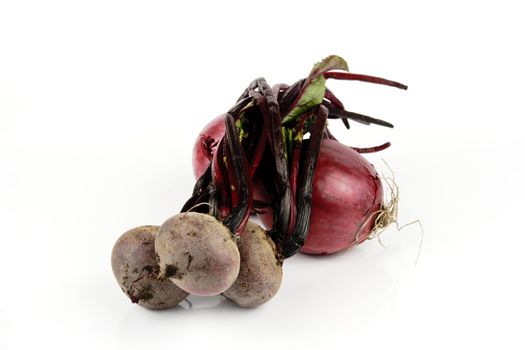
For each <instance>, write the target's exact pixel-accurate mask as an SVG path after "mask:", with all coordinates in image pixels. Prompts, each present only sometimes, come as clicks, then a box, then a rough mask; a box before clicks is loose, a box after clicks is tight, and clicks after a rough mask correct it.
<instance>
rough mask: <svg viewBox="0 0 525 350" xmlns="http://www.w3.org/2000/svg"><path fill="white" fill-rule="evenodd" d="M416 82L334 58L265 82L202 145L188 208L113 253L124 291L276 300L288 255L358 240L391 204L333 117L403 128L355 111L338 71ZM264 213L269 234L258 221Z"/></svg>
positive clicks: (149, 302) (156, 304)
mask: <svg viewBox="0 0 525 350" xmlns="http://www.w3.org/2000/svg"><path fill="white" fill-rule="evenodd" d="M330 78H332V79H344V80H360V81H365V82H370V83H377V84H383V85H390V86H394V87H398V88H401V89H406V86H404V85H402V84H399V83H396V82H393V81H389V80H385V79H382V78H376V77H372V76H367V75H360V74H353V73H349V72H348V67H347V64H346V62H345V61H344V60H343V59H342V58H340V57H338V56H329V57H327V58H325V59H324V60H323V61H321V62H319V63H317V64H316V65H315V66H314V68H313V69H312V71H311V72H310V74H309V76H308V77H307V78H305V79H301V80H299V81H297V82H296V83H294V84H292V85H286V84H278V85H274V86H273V87H270V86H269V85H268V84H267V83H266V81H265V80H264V79H263V78H259V79H256V80H254V81H253V82H252V83H251V84H250V85H249V86H248V88H246V90H245V91H244V92H243V93H242V95H241V96H240V97H239V99H238V101H237V103H236V104H235V105H234V106H233V107H232V108H231V109H230V110H229V111H228V112H227V113H225V114H223V115H221V116H219V117H218V118H216V119H214V120H212V121H211V122H210V123H209V124H208V125H207V126H206V127H205V129H204V130H203V132H202V133H201V135H200V136H199V138H198V139H197V142H196V143H195V146H194V149H193V166H194V173H195V176H196V178H197V182H196V184H195V186H194V189H193V193H192V195H191V197H190V198H189V199H188V200H187V202H186V203H185V205H184V206H183V208H182V210H181V213H180V214H177V215H175V216H173V217H171V218H169V219H168V220H166V221H165V222H164V223H163V224H162V225H161V226H160V227H157V226H143V227H138V228H135V229H132V230H130V231H128V232H126V233H124V235H122V236H121V237H120V238H119V240H118V241H117V243H116V244H115V247H114V248H113V253H112V266H113V272H114V274H115V277H116V278H117V281H118V283H119V285H120V286H121V288H122V290H123V291H124V292H125V293H126V294H127V295H128V297H129V298H130V299H131V300H132V301H133V302H135V303H139V305H142V306H144V307H147V308H152V309H164V308H169V307H172V306H175V305H176V304H178V303H179V302H180V301H181V300H183V299H184V298H186V296H187V295H188V294H195V295H216V294H220V293H222V294H223V295H224V296H225V297H227V298H228V299H230V300H232V301H233V302H235V303H237V304H238V305H240V306H243V307H255V306H258V305H261V304H263V303H265V302H266V301H268V300H269V299H271V298H272V297H273V296H274V295H275V294H276V293H277V290H278V289H279V286H280V284H281V279H282V262H283V259H286V258H289V257H291V256H293V255H294V254H296V253H297V252H299V251H301V252H304V253H310V254H330V253H335V252H338V251H341V250H343V249H346V248H348V247H351V246H352V245H355V244H358V243H360V242H362V241H363V240H365V239H366V238H368V237H369V236H370V235H371V234H372V233H373V232H375V230H377V228H378V226H381V228H383V227H384V226H385V222H384V220H383V221H382V222H381V223H379V222H378V219H379V218H380V217H381V214H382V213H384V211H385V210H386V208H385V206H384V203H383V187H382V184H381V181H380V178H379V176H378V174H377V172H376V171H375V169H374V167H373V166H372V165H371V164H370V163H368V162H367V161H366V160H365V159H364V158H363V157H362V156H361V155H360V153H366V152H375V151H379V150H382V149H384V148H387V147H388V146H389V145H390V144H389V143H386V144H384V145H381V146H377V147H371V148H366V149H358V148H352V147H348V146H345V145H343V144H341V143H339V142H338V141H337V140H336V139H335V137H334V136H333V135H332V134H331V133H330V131H329V129H328V127H327V119H329V118H330V119H341V120H342V121H343V123H344V125H345V126H346V127H347V128H349V122H348V120H353V121H357V122H360V123H364V124H377V125H382V126H386V127H392V125H391V124H390V123H388V122H385V121H383V120H380V119H375V118H371V117H368V116H365V115H362V114H357V113H353V112H349V111H346V110H345V108H344V106H343V104H342V102H341V101H340V100H339V99H337V97H336V96H335V95H334V94H333V93H332V92H331V91H330V90H328V89H327V88H326V86H325V83H326V80H327V79H330ZM253 214H257V215H258V216H259V218H260V220H261V221H262V223H263V224H264V226H265V227H266V228H267V231H266V230H264V229H263V228H261V227H260V226H258V225H257V224H255V223H253V222H251V221H249V219H250V215H253Z"/></svg>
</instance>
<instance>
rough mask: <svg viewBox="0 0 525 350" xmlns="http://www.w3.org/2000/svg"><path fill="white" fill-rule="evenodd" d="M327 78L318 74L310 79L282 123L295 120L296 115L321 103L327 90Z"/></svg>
mask: <svg viewBox="0 0 525 350" xmlns="http://www.w3.org/2000/svg"><path fill="white" fill-rule="evenodd" d="M325 83H326V79H325V78H324V77H323V76H322V75H318V76H317V77H315V78H314V79H312V80H311V81H310V83H309V84H308V85H307V86H306V88H305V90H304V92H303V93H302V95H301V98H300V99H299V101H298V102H297V104H296V105H295V107H294V108H292V110H291V111H290V113H288V114H287V115H286V117H284V119H283V121H282V123H281V125H285V124H287V123H289V122H291V121H293V120H294V119H295V118H296V117H298V116H299V115H301V114H303V113H304V112H305V111H307V110H308V109H310V108H312V107H314V106H317V105H320V104H321V103H322V102H323V97H324V93H325V91H326V86H325Z"/></svg>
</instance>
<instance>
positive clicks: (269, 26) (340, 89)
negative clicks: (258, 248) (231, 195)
mask: <svg viewBox="0 0 525 350" xmlns="http://www.w3.org/2000/svg"><path fill="white" fill-rule="evenodd" d="M358 3H359V4H358ZM518 4H519V2H518V1H515V2H513V1H498V2H496V1H493V2H490V1H472V2H469V1H440V2H434V3H430V2H422V1H388V2H387V1H384V2H381V1H367V2H356V3H354V2H352V1H339V2H337V1H327V0H325V1H318V2H308V1H303V2H293V3H292V2H285V1H269V0H268V1H258V2H242V3H241V2H239V3H238V4H234V3H230V2H226V1H215V2H211V1H210V2H205V1H195V2H189V1H183V2H174V1H173V2H168V1H166V2H162V1H143V2H142V1H129V0H128V1H108V0H104V1H34V2H31V1H5V0H4V1H0V268H1V270H0V271H1V272H0V276H1V277H0V349H2V350H4V349H10V350H11V349H13V350H14V349H36V348H53V349H66V348H67V349H70V348H75V349H119V348H121V349H128V350H129V349H146V346H147V347H148V348H149V349H161V348H174V349H189V348H192V349H193V348H203V349H268V348H270V349H288V348H302V349H324V348H329V349H348V348H354V349H392V348H395V349H397V348H400V349H444V348H446V349H451V348H463V349H464V348H480V347H487V348H492V349H494V348H503V349H518V348H521V349H523V347H525V341H524V340H523V334H522V332H523V325H524V322H525V320H524V315H525V305H524V301H523V296H524V295H525V281H524V276H525V274H524V272H523V268H524V267H525V258H524V253H523V250H524V246H525V238H524V232H523V220H522V219H523V207H522V202H523V195H524V191H523V175H524V174H523V169H524V167H523V159H524V155H525V147H524V146H525V142H524V141H523V135H524V131H523V118H524V117H525V115H524V107H523V80H524V78H525V75H524V68H523V65H524V62H525V57H524V56H525V55H524V54H523V50H522V48H523V36H522V34H520V33H523V32H524V31H525V28H524V27H525V26H524V25H523V16H522V14H523V12H522V11H521V10H520V9H519V7H518ZM329 54H338V55H341V56H343V57H344V58H346V59H347V60H348V62H349V65H350V69H351V70H352V71H354V72H358V73H365V74H373V75H378V76H383V77H385V78H390V79H394V80H398V81H401V82H403V83H406V84H407V85H408V86H409V89H408V91H401V90H397V89H393V88H387V87H382V86H376V85H370V84H365V83H358V82H336V81H330V82H329V84H328V85H329V87H331V88H332V89H333V90H334V91H335V93H336V94H337V95H338V96H339V97H340V98H341V99H342V100H343V101H344V102H346V105H347V106H348V107H349V108H350V109H351V110H353V111H356V112H361V113H365V114H369V115H372V116H377V117H379V118H384V119H386V120H388V121H390V122H392V123H394V124H395V129H393V130H390V129H383V128H381V127H374V126H370V127H366V126H361V125H356V124H355V123H353V124H352V129H351V130H350V131H349V132H347V131H345V129H344V128H343V126H342V124H340V123H332V129H333V130H334V132H336V134H337V135H338V136H339V137H340V139H341V140H343V141H344V142H346V143H348V144H351V145H354V146H370V145H375V144H379V143H382V142H385V141H388V140H389V141H391V142H392V144H393V146H392V147H391V149H389V150H387V151H384V152H382V153H381V154H378V155H374V156H373V157H369V159H370V160H371V161H372V162H374V163H375V164H376V167H377V168H378V169H380V170H381V171H387V169H386V167H385V166H384V164H383V163H382V162H381V158H384V159H385V160H386V161H387V162H388V164H389V165H390V166H391V167H392V168H393V169H394V171H395V176H396V179H397V182H398V184H399V186H400V189H401V202H400V215H399V222H400V223H401V224H402V223H407V222H410V221H412V220H415V219H420V220H421V222H422V223H423V226H424V238H423V246H422V251H421V255H420V257H419V261H418V262H417V265H414V262H415V259H416V256H417V254H418V246H419V243H420V239H421V234H420V230H419V228H418V226H417V225H412V226H409V227H407V228H405V229H403V230H402V231H400V232H398V231H397V230H396V229H395V228H391V229H389V230H388V231H387V232H385V233H384V234H383V236H382V240H383V242H384V244H385V246H386V248H383V247H382V246H381V245H380V244H379V243H378V242H377V240H372V241H368V242H366V243H365V244H363V245H361V246H359V247H357V248H355V249H352V250H350V251H347V252H344V253H341V254H337V255H334V256H328V257H321V258H319V257H310V256H304V255H301V256H295V257H293V258H292V259H290V260H288V261H286V263H285V266H284V273H285V276H284V280H283V284H282V287H281V290H280V292H279V293H278V295H277V296H276V297H275V298H274V299H273V300H272V301H271V302H269V303H268V304H266V305H264V306H263V307H260V308H258V309H255V310H244V309H240V308H237V307H235V306H232V305H231V304H229V303H227V302H225V301H223V300H221V299H220V298H210V299H203V298H194V299H193V303H194V308H193V309H191V310H190V309H188V306H187V304H186V303H182V304H181V306H180V307H178V308H176V309H173V310H169V311H164V312H152V311H147V310H145V309H142V308H140V307H138V306H136V305H132V304H131V303H130V302H129V301H128V300H127V299H126V298H125V296H124V295H123V294H122V292H121V291H120V290H119V288H118V287H117V284H116V282H115V280H114V278H113V275H112V273H111V268H110V252H111V248H112V246H113V243H114V241H115V240H116V239H117V238H118V236H119V235H120V234H121V233H123V232H124V231H126V230H127V229H129V228H131V227H134V226H138V225H144V224H160V223H162V221H163V220H165V219H166V218H167V217H169V216H171V215H173V214H175V213H177V211H178V209H180V207H181V205H182V204H183V203H184V201H185V199H186V198H187V197H188V196H189V194H190V192H191V189H192V186H193V181H194V180H193V177H192V171H191V147H192V145H193V141H194V139H195V137H196V135H197V134H198V132H199V130H200V128H201V127H202V126H203V125H204V124H205V123H206V122H207V121H208V120H209V119H210V118H212V117H214V116H216V115H218V114H220V113H222V112H224V111H225V110H227V109H228V108H229V107H230V106H231V105H232V103H234V102H235V100H236V98H237V97H238V95H239V94H240V93H241V92H242V90H243V89H244V88H245V86H246V85H247V84H248V83H249V81H250V80H252V79H253V78H256V77H259V76H264V77H266V79H267V80H268V81H269V82H270V83H277V82H288V83H292V82H294V81H295V80H297V79H299V78H301V77H304V76H305V75H306V74H307V73H308V72H309V70H310V68H311V66H312V65H313V63H315V62H317V61H318V60H320V59H321V58H323V57H325V56H327V55H329Z"/></svg>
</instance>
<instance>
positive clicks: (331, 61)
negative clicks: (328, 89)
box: [310, 55, 348, 77]
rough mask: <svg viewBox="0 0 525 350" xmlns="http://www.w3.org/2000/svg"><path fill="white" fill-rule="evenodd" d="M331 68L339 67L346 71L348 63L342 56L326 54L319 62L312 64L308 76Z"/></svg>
mask: <svg viewBox="0 0 525 350" xmlns="http://www.w3.org/2000/svg"><path fill="white" fill-rule="evenodd" d="M333 69H340V70H344V71H347V72H348V64H347V63H346V61H345V60H344V59H343V58H342V57H339V56H336V55H331V56H328V57H326V58H325V59H324V60H322V61H321V62H317V63H316V64H315V65H314V67H313V68H312V71H311V72H310V77H313V76H316V75H318V74H322V73H324V72H328V71H330V70H333Z"/></svg>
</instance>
